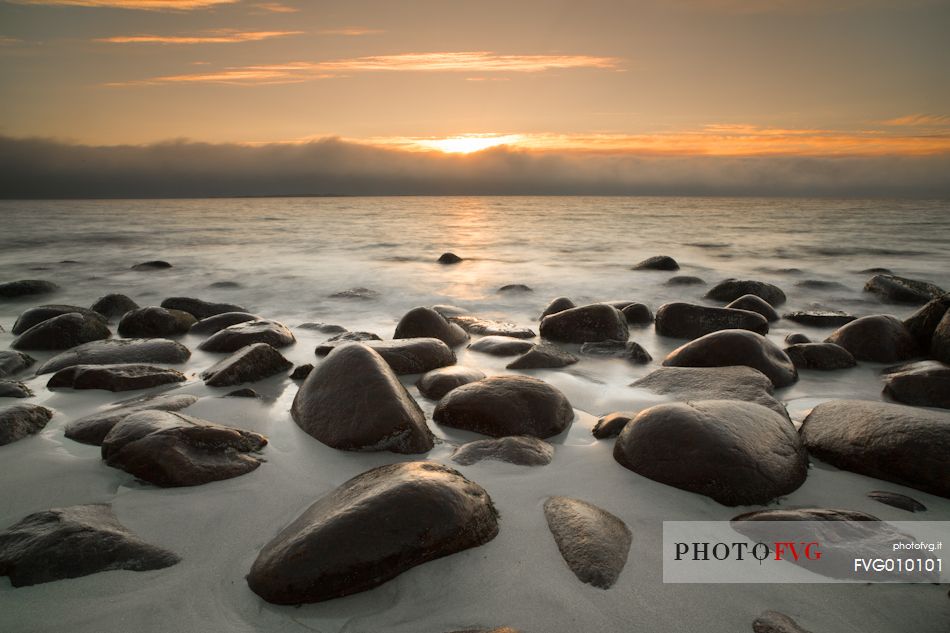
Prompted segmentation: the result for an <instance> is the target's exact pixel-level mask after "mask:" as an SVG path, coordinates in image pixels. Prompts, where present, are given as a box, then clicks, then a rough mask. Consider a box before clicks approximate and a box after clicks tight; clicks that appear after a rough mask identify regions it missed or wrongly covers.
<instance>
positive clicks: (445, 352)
mask: <svg viewBox="0 0 950 633" xmlns="http://www.w3.org/2000/svg"><path fill="white" fill-rule="evenodd" d="M364 345H366V346H367V347H369V348H370V349H372V350H373V351H375V352H376V353H377V354H379V355H380V356H381V357H382V358H383V360H384V361H386V364H388V365H389V366H390V367H391V368H392V370H393V371H394V372H396V373H397V374H399V375H400V376H402V375H404V374H423V373H425V372H428V371H432V370H433V369H438V368H439V367H447V366H449V365H454V364H455V352H453V351H452V350H451V349H449V346H448V345H446V344H445V343H443V342H442V341H440V340H439V339H437V338H403V339H398V340H395V341H367V342H366V343H364Z"/></svg>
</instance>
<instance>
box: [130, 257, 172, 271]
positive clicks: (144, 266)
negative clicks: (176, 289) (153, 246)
mask: <svg viewBox="0 0 950 633" xmlns="http://www.w3.org/2000/svg"><path fill="white" fill-rule="evenodd" d="M171 267H172V265H171V264H169V263H168V262H166V261H165V260H163V259H153V260H151V261H147V262H141V263H139V264H133V265H132V270H166V269H168V268H171Z"/></svg>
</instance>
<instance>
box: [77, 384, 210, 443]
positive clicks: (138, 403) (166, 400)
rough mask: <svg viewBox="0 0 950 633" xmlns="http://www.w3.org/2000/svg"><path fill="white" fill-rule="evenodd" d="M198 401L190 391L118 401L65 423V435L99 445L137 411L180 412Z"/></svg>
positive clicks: (78, 440)
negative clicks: (117, 426) (106, 407)
mask: <svg viewBox="0 0 950 633" xmlns="http://www.w3.org/2000/svg"><path fill="white" fill-rule="evenodd" d="M196 402H198V397H197V396H193V395H190V394H161V395H157V396H145V397H141V398H135V399H133V400H126V401H124V402H120V403H118V404H116V405H114V406H112V407H109V408H108V409H105V410H104V411H99V412H97V413H93V414H91V415H87V416H86V417H84V418H80V419H78V420H74V421H72V422H70V423H69V424H67V425H66V429H65V435H66V437H68V438H69V439H71V440H74V441H76V442H82V443H83V444H93V445H95V446H99V445H101V444H102V440H104V439H105V437H106V435H108V434H109V431H111V430H112V427H114V426H115V425H116V424H118V423H119V422H121V421H122V420H124V419H125V418H127V417H128V416H130V415H132V414H133V413H138V412H140V411H180V410H182V409H184V408H186V407H189V406H191V405H193V404H194V403H196Z"/></svg>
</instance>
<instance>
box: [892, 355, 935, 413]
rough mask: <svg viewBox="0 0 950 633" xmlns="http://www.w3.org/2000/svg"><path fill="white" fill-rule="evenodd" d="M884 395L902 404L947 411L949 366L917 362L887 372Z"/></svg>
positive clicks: (930, 362) (933, 362) (931, 362)
mask: <svg viewBox="0 0 950 633" xmlns="http://www.w3.org/2000/svg"><path fill="white" fill-rule="evenodd" d="M884 393H885V394H886V395H887V396H888V397H890V398H892V399H894V400H896V401H897V402H903V403H904V404H910V405H913V406H917V407H939V408H941V409H950V366H948V365H945V364H943V363H940V362H937V361H920V362H917V363H908V364H906V365H900V366H898V367H892V368H890V369H887V370H885V371H884Z"/></svg>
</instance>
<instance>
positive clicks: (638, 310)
mask: <svg viewBox="0 0 950 633" xmlns="http://www.w3.org/2000/svg"><path fill="white" fill-rule="evenodd" d="M620 311H621V312H623V316H624V317H626V319H627V323H629V324H631V325H649V324H650V323H653V313H652V312H651V311H650V308H649V307H648V306H646V305H645V304H643V303H628V304H627V305H625V306H624V307H622V308H621V309H620Z"/></svg>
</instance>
